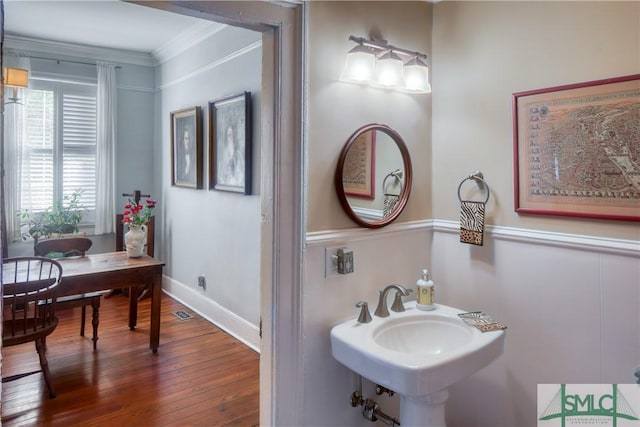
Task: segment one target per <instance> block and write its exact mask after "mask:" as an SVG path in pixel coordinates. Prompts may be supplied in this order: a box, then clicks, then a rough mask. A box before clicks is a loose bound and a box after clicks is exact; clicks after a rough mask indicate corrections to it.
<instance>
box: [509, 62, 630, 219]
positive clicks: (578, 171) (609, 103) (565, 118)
mask: <svg viewBox="0 0 640 427" xmlns="http://www.w3.org/2000/svg"><path fill="white" fill-rule="evenodd" d="M513 134H514V142H513V146H514V155H513V158H514V181H515V185H514V190H515V211H516V212H518V213H525V214H541V215H562V216H576V217H585V218H599V219H614V220H627V221H640V74H636V75H631V76H625V77H617V78H612V79H606V80H598V81H592V82H586V83H578V84H572V85H567V86H558V87H551V88H547V89H538V90H533V91H528V92H519V93H514V94H513Z"/></svg>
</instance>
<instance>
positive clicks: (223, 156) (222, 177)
mask: <svg viewBox="0 0 640 427" xmlns="http://www.w3.org/2000/svg"><path fill="white" fill-rule="evenodd" d="M251 129H252V122H251V92H243V93H241V94H237V95H232V96H228V97H225V98H221V99H218V100H215V101H209V189H210V190H222V191H231V192H235V193H242V194H245V195H249V194H251V179H252V176H251V175H252V174H251V169H252V167H251V165H252V163H251V162H252V132H251Z"/></svg>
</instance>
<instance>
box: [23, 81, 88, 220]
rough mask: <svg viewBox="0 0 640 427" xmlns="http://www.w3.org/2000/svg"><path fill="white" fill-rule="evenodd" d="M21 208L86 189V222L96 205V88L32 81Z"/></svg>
mask: <svg viewBox="0 0 640 427" xmlns="http://www.w3.org/2000/svg"><path fill="white" fill-rule="evenodd" d="M30 85H31V87H30V90H29V94H28V96H27V101H26V137H25V144H24V151H23V153H22V159H23V164H22V168H21V170H22V174H21V190H20V209H21V210H25V209H30V210H33V211H42V210H44V209H46V208H47V207H49V206H51V205H52V204H53V202H54V200H63V199H64V197H65V196H68V195H70V194H71V193H73V192H74V191H75V190H76V189H77V188H82V190H83V193H82V198H81V204H82V206H84V207H85V208H86V209H88V211H87V212H85V214H84V217H83V220H84V221H83V222H93V218H95V204H96V87H95V85H89V84H78V83H69V82H57V81H45V80H31V82H30Z"/></svg>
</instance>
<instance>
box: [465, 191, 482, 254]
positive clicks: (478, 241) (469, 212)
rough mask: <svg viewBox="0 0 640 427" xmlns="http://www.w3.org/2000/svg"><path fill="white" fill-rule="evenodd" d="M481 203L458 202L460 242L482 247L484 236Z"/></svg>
mask: <svg viewBox="0 0 640 427" xmlns="http://www.w3.org/2000/svg"><path fill="white" fill-rule="evenodd" d="M484 207H485V204H484V203H483V202H471V201H466V200H465V201H461V202H460V241H461V242H462V243H469V244H472V245H478V246H482V244H483V236H484V211H485V209H484Z"/></svg>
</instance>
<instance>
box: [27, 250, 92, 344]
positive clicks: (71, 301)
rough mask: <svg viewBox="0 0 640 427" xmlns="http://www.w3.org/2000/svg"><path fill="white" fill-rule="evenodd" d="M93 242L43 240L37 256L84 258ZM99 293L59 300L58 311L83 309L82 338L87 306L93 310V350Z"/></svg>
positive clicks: (71, 296)
mask: <svg viewBox="0 0 640 427" xmlns="http://www.w3.org/2000/svg"><path fill="white" fill-rule="evenodd" d="M92 244H93V242H92V241H91V239H88V238H86V237H69V238H63V239H48V240H41V241H39V242H38V243H37V244H36V249H35V251H36V255H37V256H43V257H47V258H66V257H70V256H84V255H85V253H86V252H87V251H88V250H89V248H91V245H92ZM101 297H102V294H101V293H99V292H87V293H84V294H78V295H70V296H64V297H60V298H58V305H57V307H58V310H66V309H71V308H74V307H81V308H82V317H81V319H80V336H81V337H84V325H85V323H86V319H87V306H88V305H90V306H91V308H92V315H91V325H92V327H93V338H92V341H93V349H94V350H96V349H97V346H98V324H99V323H100V298H101Z"/></svg>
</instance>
